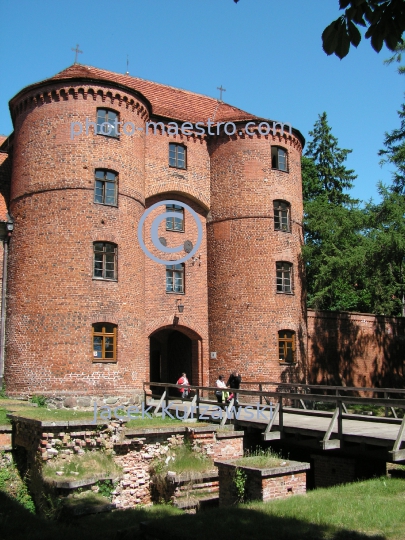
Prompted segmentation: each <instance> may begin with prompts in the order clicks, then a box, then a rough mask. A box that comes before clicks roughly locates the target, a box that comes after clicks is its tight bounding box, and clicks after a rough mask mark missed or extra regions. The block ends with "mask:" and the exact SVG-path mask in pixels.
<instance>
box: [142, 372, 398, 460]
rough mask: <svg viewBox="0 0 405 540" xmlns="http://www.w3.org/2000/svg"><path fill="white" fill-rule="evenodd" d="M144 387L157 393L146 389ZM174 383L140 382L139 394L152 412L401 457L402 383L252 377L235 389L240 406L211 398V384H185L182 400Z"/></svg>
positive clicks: (310, 443)
mask: <svg viewBox="0 0 405 540" xmlns="http://www.w3.org/2000/svg"><path fill="white" fill-rule="evenodd" d="M247 387H250V388H247ZM150 388H152V390H153V392H156V393H157V392H161V395H157V394H154V393H151V391H150ZM180 388H182V387H181V386H179V385H176V384H168V383H154V382H145V383H144V392H145V398H146V399H149V403H151V404H153V405H154V406H155V410H154V414H158V413H159V411H161V410H163V412H164V413H165V412H166V411H170V413H171V414H172V415H177V416H178V417H179V418H184V419H187V418H188V419H190V418H191V417H193V418H198V419H200V420H201V421H211V422H212V421H213V422H221V423H222V424H225V423H226V422H227V421H229V422H232V423H235V424H237V425H239V426H243V427H250V428H256V429H260V430H262V438H263V440H265V441H271V440H278V439H289V440H290V441H291V442H293V441H294V440H295V441H296V442H297V443H299V444H301V445H304V446H305V445H306V446H310V447H311V446H312V447H318V448H319V447H320V448H321V449H323V450H325V451H327V450H344V449H348V448H349V447H350V448H351V449H353V448H354V447H356V452H357V453H359V452H360V453H367V452H370V453H371V454H372V455H374V456H376V457H380V458H381V459H385V460H386V461H391V462H398V461H403V460H405V448H401V445H402V443H403V442H404V437H405V390H404V389H397V388H363V387H346V386H326V385H307V384H298V383H293V384H288V383H277V382H255V381H252V382H245V383H242V385H241V389H240V390H238V391H237V392H238V399H239V403H240V406H239V407H234V403H233V400H232V401H231V403H230V404H229V405H228V404H219V403H217V400H216V398H215V391H216V390H217V388H216V387H208V386H195V385H190V386H189V387H188V388H189V389H190V398H189V399H188V400H184V401H182V400H181V399H180V398H179V389H180ZM256 388H257V390H256ZM170 395H173V396H174V397H170ZM151 397H152V401H150V399H151ZM153 398H154V399H153ZM359 406H363V407H364V406H367V407H368V408H370V409H372V408H375V407H379V408H383V410H384V416H374V415H370V416H369V415H365V414H357V412H353V407H354V408H356V407H357V408H358V407H359ZM367 407H365V408H367ZM320 408H323V409H330V410H319V409H320ZM180 411H181V415H179V412H180ZM365 412H366V413H367V411H365ZM370 412H371V414H372V411H370Z"/></svg>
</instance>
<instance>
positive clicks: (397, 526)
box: [0, 478, 405, 540]
mask: <svg viewBox="0 0 405 540" xmlns="http://www.w3.org/2000/svg"><path fill="white" fill-rule="evenodd" d="M404 502H405V483H404V481H403V480H399V479H387V478H380V479H375V480H368V481H365V482H358V483H354V484H348V485H345V486H338V487H334V488H329V489H319V490H315V491H312V492H310V493H308V494H307V495H303V496H297V497H290V498H289V499H286V500H281V501H273V502H270V503H250V504H244V505H239V506H235V507H231V508H215V509H212V510H207V511H205V512H201V513H197V514H196V515H194V516H193V515H186V514H183V513H182V512H181V511H180V510H178V509H176V508H173V507H171V506H169V505H159V506H154V507H151V508H145V507H138V508H136V509H133V510H132V509H131V510H125V511H120V512H113V513H109V514H97V515H90V516H83V517H80V518H78V519H76V520H73V519H71V520H69V522H49V521H48V522H47V521H44V520H41V519H40V518H38V517H37V516H34V515H32V514H31V513H29V512H28V511H27V510H26V509H25V508H23V507H22V506H21V505H19V504H17V503H16V501H15V500H12V499H10V498H9V497H7V496H6V495H5V494H4V493H2V492H0V506H1V510H0V530H1V538H2V540H15V539H19V538H21V539H23V538H24V539H27V540H54V539H55V538H57V539H58V540H71V539H72V538H86V540H93V539H94V540H96V539H97V540H107V539H108V540H111V539H112V538H123V539H124V538H125V539H126V538H140V536H139V534H140V533H139V523H140V522H142V521H148V522H150V523H152V525H153V527H154V529H155V531H156V536H157V534H158V535H159V537H161V538H165V540H174V539H178V540H186V539H187V540H189V538H190V536H192V537H193V540H207V539H208V538H221V539H223V540H228V539H229V540H234V539H238V540H264V539H277V540H404V538H405V504H404ZM152 536H153V535H152Z"/></svg>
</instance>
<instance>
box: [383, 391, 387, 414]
mask: <svg viewBox="0 0 405 540" xmlns="http://www.w3.org/2000/svg"><path fill="white" fill-rule="evenodd" d="M384 398H385V399H388V392H384ZM384 416H386V417H388V405H386V406H385V411H384Z"/></svg>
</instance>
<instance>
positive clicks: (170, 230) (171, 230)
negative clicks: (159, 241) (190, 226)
mask: <svg viewBox="0 0 405 540" xmlns="http://www.w3.org/2000/svg"><path fill="white" fill-rule="evenodd" d="M166 232H179V233H183V234H184V233H185V232H186V231H176V230H175V229H166Z"/></svg>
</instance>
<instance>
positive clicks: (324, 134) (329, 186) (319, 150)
mask: <svg viewBox="0 0 405 540" xmlns="http://www.w3.org/2000/svg"><path fill="white" fill-rule="evenodd" d="M309 135H310V136H311V137H312V140H311V141H310V142H309V143H308V148H307V151H306V153H305V155H306V157H308V158H311V159H312V160H313V162H314V164H315V167H316V173H317V183H316V185H314V186H313V188H312V189H315V192H314V193H312V196H314V195H315V194H316V193H317V194H320V193H325V194H326V195H327V198H328V201H329V202H331V203H334V204H343V203H345V202H349V201H350V197H349V195H347V194H346V193H344V190H345V189H350V188H352V187H353V181H354V180H355V179H356V178H357V175H356V174H354V171H353V170H351V169H346V167H345V165H344V163H345V161H346V160H347V156H348V154H350V153H351V150H345V149H342V148H339V147H338V140H337V138H336V137H334V136H333V135H332V131H331V128H330V126H329V124H328V118H327V115H326V112H324V113H322V114H320V115H319V118H318V120H317V121H316V122H315V125H314V129H313V130H312V131H310V132H309ZM307 166H308V165H307ZM305 189H309V186H307V185H306V186H305ZM309 195H310V194H309Z"/></svg>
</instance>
